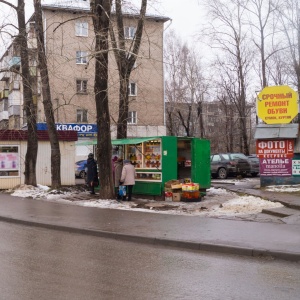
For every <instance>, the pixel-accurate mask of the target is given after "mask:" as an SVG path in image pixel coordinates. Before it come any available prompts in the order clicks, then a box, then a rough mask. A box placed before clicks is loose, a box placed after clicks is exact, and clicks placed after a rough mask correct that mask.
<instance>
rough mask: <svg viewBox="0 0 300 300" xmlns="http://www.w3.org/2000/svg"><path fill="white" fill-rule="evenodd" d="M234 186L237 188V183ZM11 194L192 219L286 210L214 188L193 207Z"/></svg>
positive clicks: (42, 192) (34, 191) (45, 192)
mask: <svg viewBox="0 0 300 300" xmlns="http://www.w3.org/2000/svg"><path fill="white" fill-rule="evenodd" d="M228 183H230V182H228ZM231 183H232V182H231ZM234 184H236V181H235V182H234ZM284 189H285V188H284V187H282V188H281V190H280V191H284ZM298 190H300V186H299V187H298ZM7 192H10V193H11V195H12V196H17V197H23V198H33V199H37V200H45V201H47V200H48V201H55V202H61V203H67V204H71V205H80V206H86V207H95V208H108V209H121V210H134V211H146V212H153V213H163V214H176V215H179V214H181V215H190V216H211V217H222V216H223V217H224V216H241V215H249V214H257V213H260V212H261V211H262V209H264V208H276V207H282V206H283V205H282V204H280V203H276V202H271V201H267V200H264V199H261V198H259V197H254V196H240V195H238V194H237V193H234V192H230V191H227V190H226V189H223V188H214V187H212V188H210V189H208V190H207V195H206V196H205V197H204V199H203V200H202V201H201V202H189V203H186V202H172V201H171V202H166V201H154V200H142V199H134V201H130V202H129V201H123V202H118V201H116V200H113V199H107V200H99V199H97V198H95V197H94V198H92V197H90V195H89V193H88V192H87V191H78V190H76V189H73V190H72V189H67V190H65V191H64V190H62V191H61V190H60V191H57V190H51V189H50V188H49V187H47V186H43V185H38V186H37V187H33V186H28V185H22V186H19V187H17V188H15V189H14V190H10V191H7ZM75 195H76V197H75Z"/></svg>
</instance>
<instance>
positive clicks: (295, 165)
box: [292, 159, 300, 176]
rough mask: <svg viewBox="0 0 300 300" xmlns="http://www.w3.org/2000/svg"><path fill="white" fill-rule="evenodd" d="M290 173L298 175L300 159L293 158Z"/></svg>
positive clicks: (299, 173)
mask: <svg viewBox="0 0 300 300" xmlns="http://www.w3.org/2000/svg"><path fill="white" fill-rule="evenodd" d="M292 174H293V176H300V159H293V161H292Z"/></svg>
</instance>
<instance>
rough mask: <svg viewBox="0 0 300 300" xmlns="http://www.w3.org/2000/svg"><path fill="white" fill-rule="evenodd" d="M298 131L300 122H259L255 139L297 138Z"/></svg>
mask: <svg viewBox="0 0 300 300" xmlns="http://www.w3.org/2000/svg"><path fill="white" fill-rule="evenodd" d="M298 132H299V124H278V125H274V124H272V125H268V124H258V125H257V126H256V130H255V135H254V139H256V140H258V139H276V138H286V139H288V138H290V139H296V138H297V137H298Z"/></svg>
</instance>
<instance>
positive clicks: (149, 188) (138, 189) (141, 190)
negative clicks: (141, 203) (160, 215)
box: [132, 181, 162, 195]
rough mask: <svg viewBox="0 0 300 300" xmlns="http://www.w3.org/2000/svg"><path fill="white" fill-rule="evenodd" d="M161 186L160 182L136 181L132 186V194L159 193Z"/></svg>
mask: <svg viewBox="0 0 300 300" xmlns="http://www.w3.org/2000/svg"><path fill="white" fill-rule="evenodd" d="M161 191H162V187H161V183H160V182H145V181H144V182H142V181H136V182H135V185H134V187H133V190H132V193H133V194H141V195H161Z"/></svg>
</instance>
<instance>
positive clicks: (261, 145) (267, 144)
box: [256, 140, 294, 158]
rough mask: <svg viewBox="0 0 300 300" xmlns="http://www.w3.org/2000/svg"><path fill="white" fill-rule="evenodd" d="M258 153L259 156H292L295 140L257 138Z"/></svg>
mask: <svg viewBox="0 0 300 300" xmlns="http://www.w3.org/2000/svg"><path fill="white" fill-rule="evenodd" d="M256 154H257V156H258V157H259V158H292V157H293V156H294V140H257V141H256Z"/></svg>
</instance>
